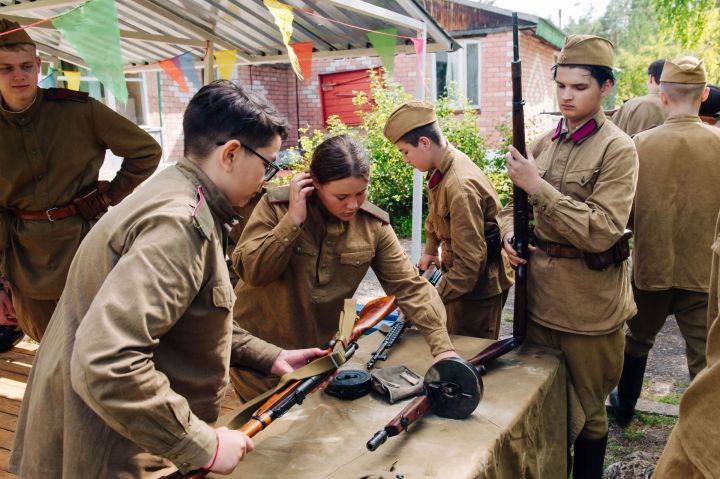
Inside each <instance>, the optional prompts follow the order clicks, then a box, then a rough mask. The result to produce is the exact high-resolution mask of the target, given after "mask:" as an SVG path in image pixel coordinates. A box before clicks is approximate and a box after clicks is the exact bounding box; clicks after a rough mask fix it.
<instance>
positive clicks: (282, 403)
mask: <svg viewBox="0 0 720 479" xmlns="http://www.w3.org/2000/svg"><path fill="white" fill-rule="evenodd" d="M396 307H397V301H396V299H395V296H384V297H382V298H377V299H374V300H372V301H369V302H368V303H367V304H365V307H363V308H362V310H360V312H359V313H358V315H357V319H356V320H355V323H354V326H353V328H352V333H351V334H350V335H349V337H348V338H346V339H345V338H342V337H337V336H336V337H335V338H333V339H332V340H330V342H328V344H326V345H325V348H324V349H325V350H326V351H327V352H328V353H332V352H333V351H336V345H338V342H339V341H341V342H342V343H343V344H344V345H345V346H344V349H342V350H341V351H342V354H343V359H344V361H347V360H348V359H350V358H351V357H352V356H353V354H355V351H357V349H358V344H357V340H358V339H359V338H360V336H362V335H363V333H364V332H365V331H367V330H369V329H370V328H372V327H373V326H375V325H376V324H378V323H379V322H380V321H382V320H383V319H384V318H385V317H387V315H389V314H390V313H391V312H393V311H394V310H395V308H396ZM321 359H322V358H321ZM344 361H343V362H344ZM338 367H339V365H338V364H337V363H336V366H335V367H333V368H332V369H329V370H327V371H325V372H323V373H320V374H317V375H314V376H310V377H307V378H305V379H293V380H290V381H289V382H287V383H285V385H284V386H282V387H281V388H280V389H279V390H277V391H276V392H275V393H273V394H272V395H270V396H269V397H268V398H267V399H266V400H265V401H264V402H263V403H262V405H261V406H260V407H259V408H258V409H257V410H255V412H253V413H252V415H250V417H249V418H247V419H246V417H247V416H246V415H245V414H243V413H242V412H241V413H239V414H238V415H237V416H236V417H235V418H233V420H232V421H231V422H230V424H229V425H228V428H230V429H237V430H239V431H240V432H244V433H245V434H246V435H248V436H249V437H253V436H255V435H256V434H257V433H259V432H260V431H262V430H263V429H265V428H266V427H268V426H269V425H270V424H271V423H272V422H273V421H275V420H276V419H278V418H279V417H281V416H282V415H283V414H285V413H286V412H288V411H289V410H290V409H291V408H292V407H293V406H295V405H297V404H302V402H303V401H304V400H305V397H306V396H307V395H308V394H310V393H311V392H313V391H314V390H315V389H316V388H317V387H318V386H320V385H321V384H322V383H323V382H325V381H326V380H327V379H328V378H330V377H331V376H332V375H333V374H334V373H335V371H337V369H338ZM208 474H210V471H208V470H205V469H197V470H194V471H190V472H188V473H186V474H183V473H182V472H180V471H176V472H174V473H172V474H170V475H168V476H165V477H163V478H162V479H201V478H203V477H205V476H207V475H208Z"/></svg>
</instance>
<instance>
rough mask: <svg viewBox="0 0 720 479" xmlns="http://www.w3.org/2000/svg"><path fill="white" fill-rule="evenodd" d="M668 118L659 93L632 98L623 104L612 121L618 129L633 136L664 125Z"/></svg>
mask: <svg viewBox="0 0 720 479" xmlns="http://www.w3.org/2000/svg"><path fill="white" fill-rule="evenodd" d="M665 118H667V112H666V111H665V107H664V106H663V104H662V102H661V101H660V94H659V93H649V94H647V95H645V96H639V97H637V98H631V99H630V100H628V101H626V102H625V103H623V104H622V106H621V107H620V108H619V109H618V111H617V112H616V113H615V114H614V115H613V117H612V121H613V123H615V124H616V125H617V126H618V128H620V129H621V130H622V131H624V132H625V133H627V134H628V135H630V136H633V135H635V134H637V133H640V132H641V131H645V130H648V129H650V128H652V127H654V126H658V125H662V124H663V123H664V122H665Z"/></svg>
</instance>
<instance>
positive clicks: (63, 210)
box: [10, 205, 78, 221]
mask: <svg viewBox="0 0 720 479" xmlns="http://www.w3.org/2000/svg"><path fill="white" fill-rule="evenodd" d="M10 211H11V212H12V214H13V215H15V217H16V218H18V219H21V220H26V221H57V220H61V219H64V218H69V217H71V216H76V215H77V214H78V210H77V208H75V205H67V206H61V207H59V208H50V209H47V210H44V211H27V210H19V209H16V208H10Z"/></svg>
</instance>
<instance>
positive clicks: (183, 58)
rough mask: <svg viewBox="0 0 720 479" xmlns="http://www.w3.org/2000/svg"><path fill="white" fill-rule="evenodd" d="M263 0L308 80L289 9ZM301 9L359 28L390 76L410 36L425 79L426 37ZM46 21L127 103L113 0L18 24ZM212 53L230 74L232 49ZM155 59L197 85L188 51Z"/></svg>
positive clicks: (68, 74) (307, 61) (306, 46)
mask: <svg viewBox="0 0 720 479" xmlns="http://www.w3.org/2000/svg"><path fill="white" fill-rule="evenodd" d="M263 3H264V4H265V7H266V8H267V9H268V11H269V12H270V14H271V15H272V16H273V19H274V21H275V25H276V26H277V27H278V29H279V31H280V33H281V35H282V39H283V44H284V45H285V48H286V49H287V54H288V58H289V59H290V64H291V66H292V68H293V71H294V72H295V74H296V75H297V76H298V78H299V79H300V80H305V81H309V80H310V78H311V75H312V57H313V43H312V42H300V43H290V39H291V38H292V33H293V22H294V14H293V8H292V7H291V6H290V5H286V4H284V3H281V2H279V1H278V0H263ZM303 13H305V14H308V15H312V16H316V17H319V18H322V19H323V20H326V21H329V22H333V23H338V24H341V25H343V26H346V27H349V28H353V29H358V30H364V31H365V32H366V33H367V37H368V40H369V41H370V43H371V44H372V46H373V48H374V49H375V50H376V51H377V54H378V56H379V57H380V60H381V61H382V63H383V66H384V68H385V71H386V72H387V74H388V76H392V75H393V70H394V66H395V48H396V39H397V38H403V39H408V40H411V41H412V42H413V45H414V46H415V53H416V54H417V58H418V61H417V67H418V73H419V75H420V77H421V78H424V72H423V68H422V55H423V54H424V52H425V46H426V39H425V38H414V37H407V36H402V35H398V34H397V29H396V28H387V29H382V30H369V29H367V28H363V27H359V26H356V25H351V24H347V23H343V22H340V21H338V20H335V19H331V18H327V17H324V16H322V15H320V14H318V13H316V12H313V11H312V10H309V9H306V10H303ZM46 22H52V24H53V26H54V27H55V28H56V29H57V30H59V31H60V32H61V33H62V35H63V36H64V37H65V39H66V40H67V41H68V42H69V43H70V44H71V45H72V46H73V48H75V50H76V51H77V52H78V55H79V56H80V57H81V58H82V59H83V60H84V61H85V63H86V64H87V65H88V67H89V69H90V70H92V72H93V73H94V75H95V76H96V77H97V79H98V80H100V81H101V82H102V83H103V85H105V87H106V88H108V89H109V90H110V91H112V92H113V95H114V96H115V97H116V98H117V99H118V100H119V101H121V102H122V103H127V99H128V91H127V86H126V84H125V73H124V70H123V62H122V56H121V53H120V29H119V25H118V20H117V10H116V8H115V2H114V0H88V1H87V2H85V3H83V4H81V5H78V6H76V7H74V8H72V9H70V10H68V11H67V12H63V13H61V14H58V15H55V16H54V17H50V18H46V19H43V20H39V21H37V22H34V23H32V24H30V25H25V26H23V27H21V28H22V29H28V28H33V27H36V26H38V25H40V24H42V23H46ZM13 31H15V30H11V31H8V32H3V33H0V36H1V35H7V34H9V33H12V32H13ZM214 53H215V55H214V57H215V62H216V64H217V67H218V75H219V77H220V78H223V79H230V78H231V76H232V73H233V70H234V68H235V64H236V60H237V50H217V51H215V52H214ZM157 63H158V65H159V66H160V67H161V68H162V69H163V70H164V71H165V72H166V73H167V74H168V76H169V77H170V78H172V79H173V81H175V83H177V85H178V87H179V88H180V90H181V91H183V92H188V91H189V87H188V86H189V85H188V84H192V86H193V87H194V88H196V89H199V88H200V87H201V86H202V81H201V80H200V78H199V76H198V72H197V70H196V69H195V61H194V58H193V55H192V53H190V52H185V53H183V54H181V55H178V56H175V57H173V58H169V59H166V60H161V61H159V62H157ZM54 73H55V70H54V69H53V68H52V67H50V69H49V71H48V75H47V76H46V77H45V78H44V79H43V80H42V81H41V85H43V86H44V85H45V84H48V83H49V82H50V81H52V79H53V78H54V77H53V74H54ZM63 73H64V75H65V78H66V83H67V87H68V88H69V89H72V90H78V89H79V88H80V80H81V72H78V71H63Z"/></svg>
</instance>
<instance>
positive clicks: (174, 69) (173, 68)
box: [158, 57, 189, 93]
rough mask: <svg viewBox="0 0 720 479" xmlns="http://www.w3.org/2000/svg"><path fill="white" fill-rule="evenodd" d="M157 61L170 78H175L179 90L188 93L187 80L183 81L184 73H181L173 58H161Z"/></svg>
mask: <svg viewBox="0 0 720 479" xmlns="http://www.w3.org/2000/svg"><path fill="white" fill-rule="evenodd" d="M176 58H177V57H176ZM158 63H159V64H160V67H161V68H162V69H163V70H165V73H167V74H168V76H169V77H170V78H172V79H173V80H175V83H177V84H178V86H179V87H180V91H182V92H184V93H188V91H189V90H188V86H187V82H186V81H185V75H184V74H183V72H182V70H181V69H180V67H179V66H178V65H177V63H175V62H174V61H173V59H170V60H162V61H160V62H158Z"/></svg>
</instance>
